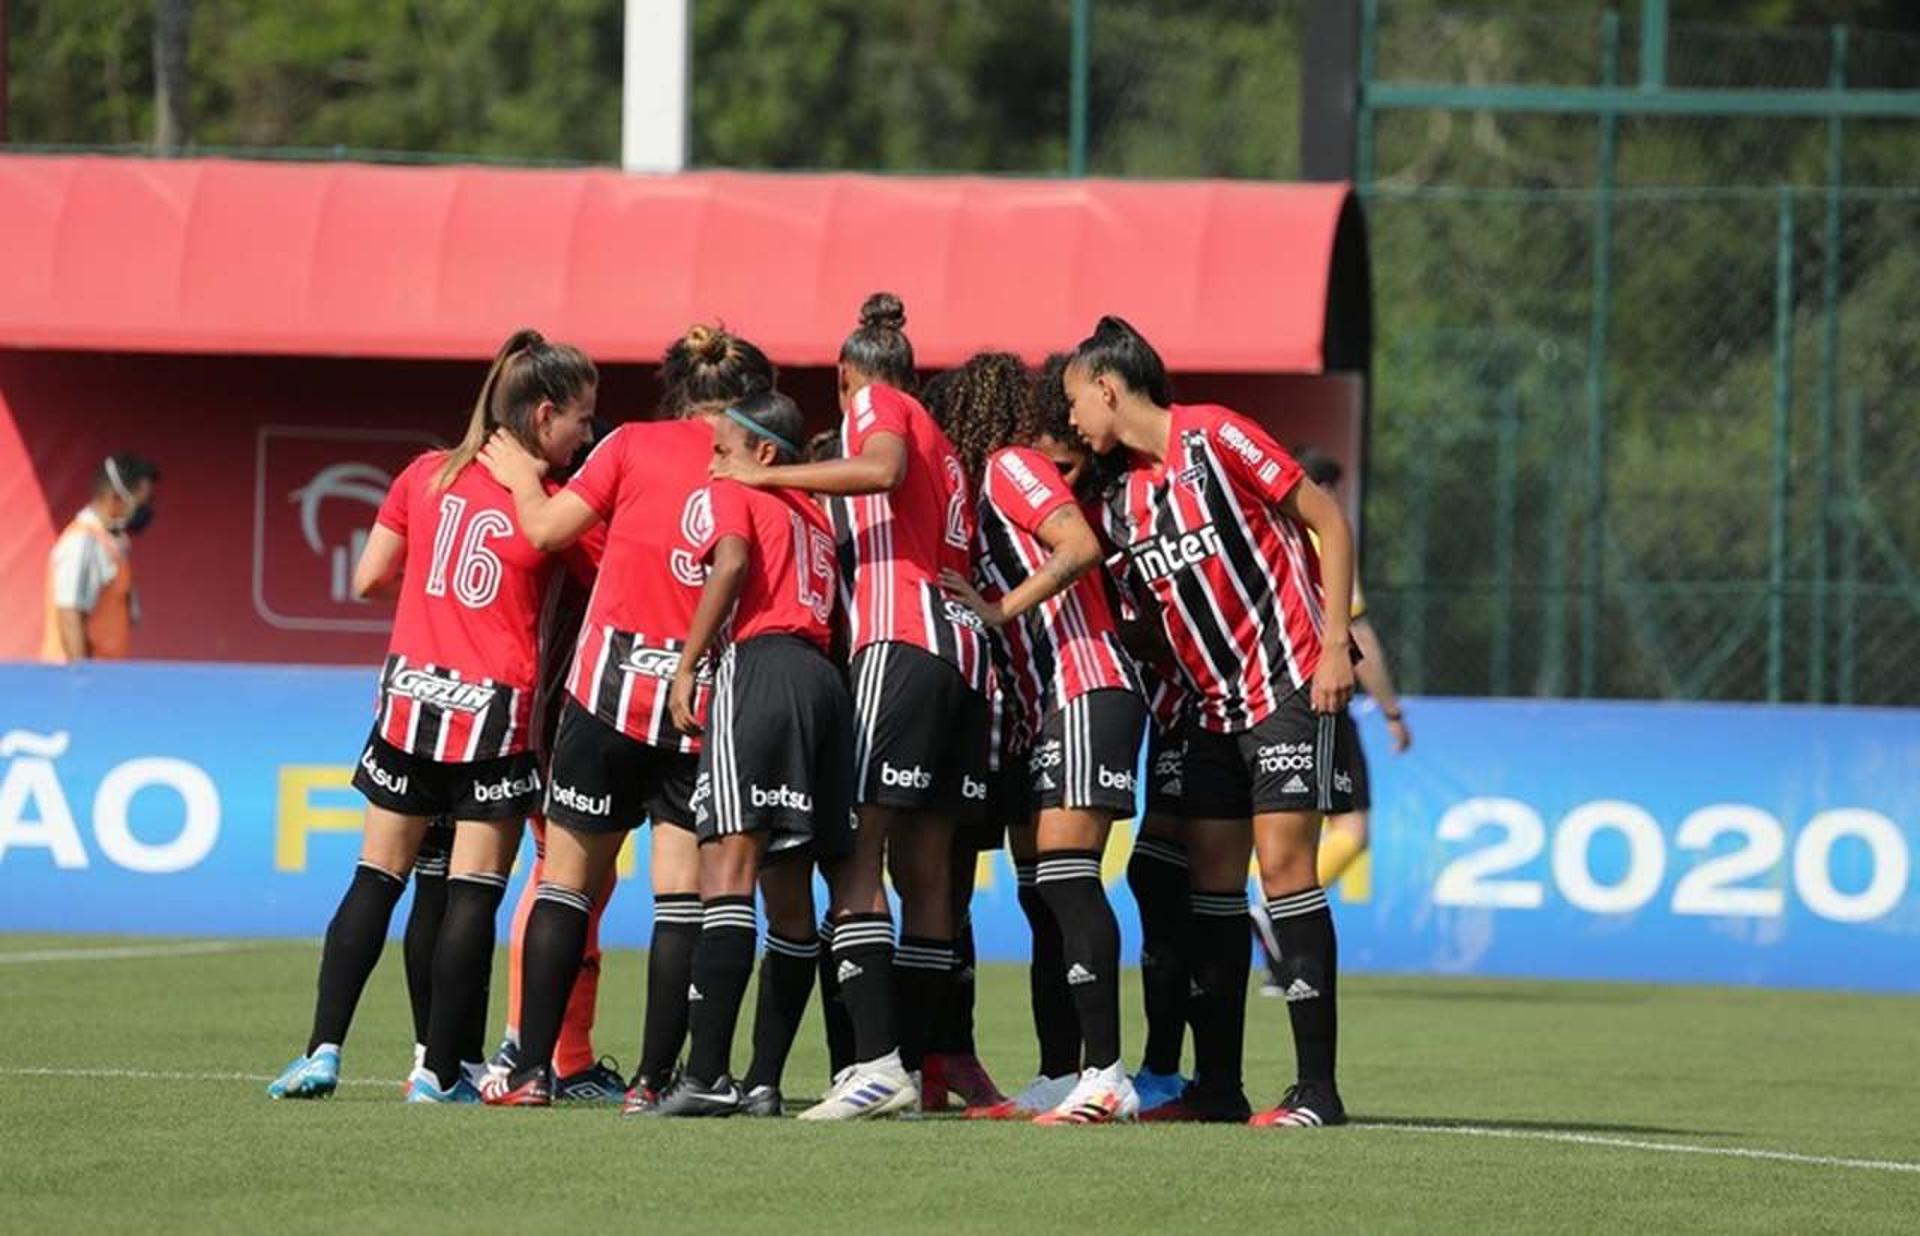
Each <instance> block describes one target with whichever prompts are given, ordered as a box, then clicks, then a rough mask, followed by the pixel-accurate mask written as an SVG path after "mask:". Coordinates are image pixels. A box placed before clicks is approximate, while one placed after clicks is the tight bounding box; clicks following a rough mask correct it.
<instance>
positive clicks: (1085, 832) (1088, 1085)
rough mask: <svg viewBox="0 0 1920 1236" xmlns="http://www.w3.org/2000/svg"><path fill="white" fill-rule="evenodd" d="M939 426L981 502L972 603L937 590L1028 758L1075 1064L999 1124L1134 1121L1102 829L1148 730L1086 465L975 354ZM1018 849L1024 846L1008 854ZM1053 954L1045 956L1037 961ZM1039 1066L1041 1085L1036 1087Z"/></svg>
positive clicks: (1073, 445)
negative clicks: (1019, 727)
mask: <svg viewBox="0 0 1920 1236" xmlns="http://www.w3.org/2000/svg"><path fill="white" fill-rule="evenodd" d="M954 386H955V390H954V394H953V396H952V398H951V399H950V401H949V407H950V409H951V410H950V412H949V415H948V420H947V425H948V428H949V430H950V431H951V433H952V434H953V437H954V441H955V443H956V444H957V446H958V449H959V452H960V459H961V463H962V465H963V466H964V467H965V468H966V469H967V474H968V477H969V479H971V480H972V481H973V482H974V483H975V485H976V486H977V487H978V495H979V496H978V511H979V525H980V527H979V537H978V541H977V545H978V554H977V567H976V574H977V577H978V579H979V588H978V589H977V590H976V589H975V587H974V586H973V584H972V582H971V580H970V579H969V578H968V577H967V576H966V575H964V574H962V573H960V572H957V571H952V570H949V571H947V572H946V573H944V574H943V576H942V583H943V584H944V585H945V586H946V587H947V588H948V589H950V590H951V591H952V592H953V593H954V594H955V595H957V596H959V597H961V598H962V600H964V601H965V602H966V604H967V605H968V607H969V608H971V609H972V610H973V611H974V612H975V613H977V614H979V615H980V617H981V619H982V621H983V622H985V623H986V625H987V626H988V628H989V629H991V630H992V631H993V632H994V634H995V642H996V646H997V647H998V649H999V650H1000V653H1001V656H1002V658H1003V660H1004V662H1005V664H1006V666H1007V670H1008V672H1007V675H1006V680H1007V682H1008V684H1009V685H1010V687H1011V689H1012V692H1013V695H1014V701H1015V707H1016V709H1017V710H1018V716H1019V718H1020V721H1021V723H1022V724H1023V725H1024V726H1025V727H1026V728H1027V729H1028V731H1029V732H1030V733H1031V734H1032V735H1033V736H1034V737H1033V740H1032V745H1031V748H1030V751H1029V753H1028V768H1029V772H1030V774H1031V778H1032V780H1031V783H1030V790H1031V793H1032V806H1033V808H1034V812H1035V815H1034V818H1033V819H1032V821H1031V822H1023V826H1022V829H1021V830H1020V831H1021V832H1022V833H1026V832H1027V831H1028V830H1031V835H1032V840H1031V853H1032V854H1033V855H1034V862H1033V887H1034V889H1035V891H1036V893H1037V894H1038V897H1039V899H1040V901H1041V902H1042V903H1044V907H1045V910H1046V915H1045V916H1044V917H1043V918H1042V919H1041V920H1040V928H1041V930H1040V931H1039V932H1036V935H1037V936H1038V935H1041V934H1043V933H1052V932H1057V933H1058V937H1059V948H1060V963H1059V970H1058V974H1057V982H1058V984H1059V985H1061V986H1063V987H1065V988H1066V990H1067V992H1068V996H1069V1000H1070V1002H1071V1005H1072V1007H1073V1009H1074V1011H1075V1014H1076V1019H1077V1021H1078V1029H1079V1036H1078V1039H1079V1044H1080V1046H1081V1048H1082V1051H1083V1055H1082V1058H1081V1059H1079V1060H1075V1061H1073V1062H1072V1065H1073V1067H1072V1068H1071V1069H1070V1070H1069V1071H1068V1075H1069V1076H1070V1077H1071V1078H1072V1079H1073V1080H1072V1083H1071V1084H1070V1085H1069V1086H1068V1087H1066V1088H1065V1089H1064V1091H1059V1092H1058V1093H1057V1095H1056V1093H1055V1092H1056V1091H1058V1086H1057V1082H1053V1083H1049V1082H1047V1081H1046V1080H1045V1079H1044V1076H1043V1080H1042V1081H1041V1082H1039V1083H1036V1086H1035V1087H1029V1090H1028V1091H1027V1092H1025V1093H1023V1095H1022V1096H1020V1097H1019V1098H1016V1100H1015V1101H1014V1103H1013V1104H1012V1109H1013V1110H1012V1113H1010V1114H1019V1113H1021V1112H1022V1110H1023V1104H1022V1100H1024V1101H1025V1106H1027V1107H1040V1106H1042V1096H1039V1095H1036V1094H1035V1093H1034V1091H1035V1090H1036V1089H1045V1090H1047V1093H1046V1094H1045V1096H1044V1097H1045V1098H1052V1099H1053V1100H1054V1101H1053V1102H1052V1103H1051V1104H1047V1105H1045V1109H1044V1110H1041V1111H1040V1112H1039V1114H1038V1116H1037V1120H1038V1122H1039V1123H1042V1124H1104V1123H1109V1122H1112V1121H1124V1120H1131V1119H1133V1117H1134V1116H1136V1115H1137V1114H1138V1112H1139V1098H1138V1096H1137V1095H1136V1094H1135V1092H1134V1088H1133V1083H1132V1081H1131V1079H1130V1078H1129V1077H1128V1076H1127V1073H1126V1071H1125V1069H1124V1068H1123V1067H1122V1064H1121V1060H1120V983H1119V969H1120V928H1119V923H1118V922H1117V921H1116V920H1115V918H1114V914H1113V907H1112V906H1111V905H1110V904H1109V903H1108V901H1107V896H1106V891H1105V888H1104V886H1103V884H1102V882H1101V876H1100V861H1101V855H1102V854H1103V853H1104V851H1105V849H1106V842H1107V833H1108V830H1109V828H1110V827H1111V825H1112V823H1113V821H1114V820H1115V819H1116V818H1118V817H1120V816H1123V815H1129V814H1131V813H1132V812H1133V808H1134V795H1135V779H1136V778H1135V773H1134V768H1135V764H1136V763H1137V761H1138V758H1139V753H1140V743H1141V738H1142V736H1143V732H1144V727H1145V723H1146V706H1145V703H1144V702H1143V700H1142V698H1141V694H1140V687H1139V682H1138V679H1137V677H1136V675H1135V673H1134V668H1133V663H1132V661H1131V659H1130V658H1129V657H1128V655H1127V653H1126V651H1125V649H1124V648H1123V647H1122V646H1121V643H1120V638H1119V633H1118V629H1117V627H1116V625H1115V621H1114V617H1113V613H1112V609H1111V607H1110V605H1109V603H1108V598H1107V591H1106V584H1105V581H1104V579H1103V578H1102V575H1101V573H1100V571H1099V568H1100V564H1101V559H1102V557H1103V555H1102V552H1101V547H1100V540H1099V537H1098V536H1097V535H1096V534H1095V533H1094V530H1093V528H1092V527H1091V526H1090V525H1089V523H1088V522H1087V519H1086V516H1085V514H1084V513H1083V512H1082V510H1081V508H1080V506H1079V504H1078V503H1077V502H1076V501H1075V499H1074V495H1073V490H1072V488H1071V486H1070V484H1069V482H1068V480H1067V479H1066V477H1065V476H1063V475H1062V471H1061V466H1060V465H1061V463H1063V462H1064V463H1065V464H1067V465H1068V466H1069V467H1075V466H1077V465H1078V464H1079V463H1080V462H1081V459H1080V456H1081V455H1082V453H1083V451H1082V448H1081V447H1080V446H1079V445H1078V442H1077V439H1076V437H1075V435H1074V433H1073V431H1072V429H1071V428H1070V427H1068V426H1067V425H1065V424H1042V423H1041V422H1040V420H1039V417H1038V415H1037V407H1036V404H1035V402H1034V399H1033V391H1032V386H1031V383H1030V381H1029V378H1028V375H1027V372H1026V368H1025V366H1023V365H1022V364H1021V362H1020V360H1019V358H1018V357H1015V356H1012V355H1009V354H1007V353H983V354H981V355H978V356H975V357H974V358H972V359H971V360H969V361H968V362H967V364H966V366H965V367H964V368H963V369H962V371H961V376H960V378H959V380H958V381H957V382H956V383H955V384H954ZM1026 849H1028V843H1027V842H1026V841H1025V840H1024V839H1023V840H1022V842H1021V843H1020V844H1019V845H1018V846H1016V850H1015V852H1016V854H1018V853H1020V851H1022V850H1026ZM1043 950H1045V951H1050V950H1051V941H1047V942H1046V943H1044V944H1042V943H1036V947H1035V952H1036V953H1040V952H1042V951H1043ZM1045 1067H1046V1066H1045V1062H1043V1067H1042V1073H1043V1075H1044V1073H1045Z"/></svg>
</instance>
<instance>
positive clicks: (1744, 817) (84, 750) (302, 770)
mask: <svg viewBox="0 0 1920 1236" xmlns="http://www.w3.org/2000/svg"><path fill="white" fill-rule="evenodd" d="M372 700H373V675H372V673H371V671H356V670H339V669H302V668H282V667H242V666H203V665H162V664H128V665H96V666H86V667H78V668H72V669H68V668H60V667H44V666H29V665H11V666H0V931H100V932H132V933H152V934H169V935H219V936H236V935H302V936H318V935H319V934H321V933H322V932H323V931H324V930H325V927H326V923H327V920H328V918H329V917H330V916H331V914H332V912H333V907H334V903H335V901H336V900H337V898H338V896H339V894H340V892H341V890H342V889H343V888H344V887H345V884H346V881H347V878H348V876H349V873H350V872H351V870H352V867H353V863H354V858H355V855H356V853H357V847H358V829H359V824H360V804H359V800H358V796H357V795H355V794H354V792H353V791H352V789H351V788H349V780H350V778H351V775H352V768H353V762H354V760H355V759H356V758H357V756H358V755H359V752H360V747H361V744H362V742H363V740H364V737H365V735H366V732H367V728H368V725H369V723H370V721H371V716H372ZM1409 716H1410V719H1411V720H1412V721H1413V723H1414V726H1415V730H1416V734H1417V742H1416V746H1415V748H1414V750H1413V751H1412V752H1410V753H1409V754H1407V755H1404V756H1395V755H1393V754H1392V753H1391V752H1390V751H1389V750H1388V749H1387V746H1386V743H1385V735H1384V730H1383V728H1382V727H1381V726H1380V725H1379V724H1378V719H1377V717H1373V716H1370V715H1363V716H1362V724H1361V729H1362V733H1363V735H1364V736H1365V738H1366V739H1367V741H1368V747H1369V752H1370V754H1371V757H1372V761H1371V762H1372V769H1373V791H1374V815H1373V842H1374V844H1373V851H1372V853H1371V854H1370V855H1369V856H1367V857H1366V858H1364V859H1363V860H1362V861H1361V862H1360V863H1359V864H1356V866H1355V867H1354V868H1353V869H1351V870H1350V871H1349V873H1348V875H1347V877H1346V879H1345V880H1343V881H1342V883H1341V886H1340V888H1339V890H1338V891H1337V892H1336V894H1335V896H1334V906H1335V915H1336V917H1337V920H1338V924H1339V931H1340V951H1341V957H1342V960H1343V962H1344V963H1345V964H1347V965H1348V966H1349V967H1350V968H1352V969H1355V970H1374V971H1400V972H1428V973H1446V974H1503V975H1529V976H1539V977H1556V978H1610V979H1647V980H1669V981H1694V982H1727V983H1755V984H1765V985H1774V986H1809V987H1844V988H1861V989H1879V990H1887V991H1920V965H1917V964H1915V958H1916V957H1917V956H1920V895H1917V894H1916V888H1915V882H1914V870H1913V866H1914V863H1913V860H1914V855H1915V852H1916V849H1920V712H1907V711H1896V710H1868V709H1832V708H1798V707H1788V708H1781V707H1770V708H1763V707H1751V706H1740V705H1680V704H1628V703H1618V704H1612V703H1572V702H1552V703H1546V702H1518V701H1493V700H1446V699H1424V700H1415V701H1412V702H1411V703H1410V705H1409ZM1115 832H1116V835H1115V838H1114V842H1113V844H1112V846H1110V847H1109V850H1108V854H1107V862H1106V870H1107V875H1108V877H1109V884H1110V886H1111V888H1112V891H1113V894H1114V898H1115V901H1116V903H1117V905H1118V908H1119V911H1120V915H1121V919H1122V922H1123V923H1124V924H1127V929H1128V935H1129V938H1128V944H1127V948H1128V952H1129V956H1132V955H1134V952H1133V951H1134V949H1135V947H1136V941H1135V939H1134V936H1133V923H1132V920H1133V917H1134V916H1133V907H1132V904H1131V901H1130V899H1129V897H1128V894H1127V891H1126V883H1125V880H1124V878H1123V876H1124V870H1125V865H1126V855H1127V852H1128V849H1129V846H1130V841H1131V828H1130V826H1124V825H1123V826H1121V827H1120V828H1117V829H1116V830H1115ZM639 849H640V851H642V857H640V858H639V859H638V860H636V859H635V858H634V857H633V856H632V855H631V854H629V855H628V856H626V857H625V858H623V862H622V868H623V874H624V875H627V876H637V877H639V879H638V880H637V881H636V882H634V883H632V884H630V886H629V887H628V888H627V889H625V890H623V891H622V893H621V894H619V895H618V896H616V898H615V901H614V903H613V906H612V908H611V909H610V910H609V912H608V916H607V920H606V923H605V930H604V938H605V939H606V940H607V942H608V943H610V944H616V945H620V944H626V945H632V944H642V943H644V942H645V939H646V935H647V930H648V927H649V922H648V914H649V910H650V900H649V898H648V897H647V896H646V895H645V894H644V893H642V892H640V891H639V890H641V889H644V888H645V884H644V876H645V861H644V850H645V847H644V846H641V847H639ZM525 865H526V863H525V862H524V861H523V863H522V867H523V868H524V867H525ZM403 912H404V911H403ZM400 921H401V919H400V918H398V917H396V920H395V929H396V930H398V927H399V923H400ZM974 926H975V932H976V938H977V940H978V945H979V949H980V952H981V955H982V956H985V957H992V958H1002V959H1007V958H1019V957H1024V956H1025V955H1026V925H1025V920H1024V919H1023V918H1022V917H1021V914H1020V911H1019V908H1018V905H1017V903H1016V901H1015V898H1014V888H1013V880H1012V872H1011V870H1010V868H1009V867H1008V866H1007V863H1006V857H1005V855H1004V853H996V854H990V855H983V856H982V859H981V862H980V866H979V871H978V896H977V898H976V900H975V906H974Z"/></svg>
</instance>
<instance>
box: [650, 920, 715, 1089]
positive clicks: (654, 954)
mask: <svg viewBox="0 0 1920 1236" xmlns="http://www.w3.org/2000/svg"><path fill="white" fill-rule="evenodd" d="M699 941H700V894H698V893H661V894H658V895H657V896H655V897H654V899H653V939H652V942H651V943H650V944H649V945H648V946H647V1013H646V1022H645V1026H646V1028H645V1029H644V1030H643V1031H642V1032H641V1036H640V1071H639V1072H638V1073H637V1074H636V1075H635V1076H636V1077H637V1079H638V1080H639V1081H640V1082H641V1084H643V1085H646V1086H649V1087H651V1088H652V1089H654V1090H663V1089H665V1088H666V1085H667V1080H668V1079H669V1078H670V1077H672V1076H673V1066H674V1063H675V1062H676V1061H678V1060H679V1058H680V1048H681V1046H682V1045H683V1044H685V1043H686V1041H687V988H688V987H689V986H690V985H691V984H692V982H693V950H694V946H695V945H696V944H698V943H699ZM707 1080H708V1081H712V1080H713V1079H712V1078H708V1079H707Z"/></svg>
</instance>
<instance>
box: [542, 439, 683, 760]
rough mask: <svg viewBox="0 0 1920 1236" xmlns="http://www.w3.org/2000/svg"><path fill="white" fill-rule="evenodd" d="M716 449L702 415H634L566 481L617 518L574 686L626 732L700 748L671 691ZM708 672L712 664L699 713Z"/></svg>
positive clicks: (604, 515)
mask: <svg viewBox="0 0 1920 1236" xmlns="http://www.w3.org/2000/svg"><path fill="white" fill-rule="evenodd" d="M712 458H713V431H712V430H711V429H709V428H708V427H707V426H706V425H705V424H703V423H701V422H699V421H636V422H631V423H629V424H625V425H622V426H620V427H619V428H618V429H615V430H614V431H613V432H612V433H610V434H608V435H607V436H606V437H605V438H603V439H601V440H600V444H599V445H598V446H596V447H594V448H593V453H592V454H591V455H589V456H588V457H587V461H586V462H585V463H584V464H582V465H580V471H579V472H577V473H575V474H574V477H573V479H572V480H571V481H569V482H568V483H567V491H568V492H569V493H573V494H577V495H578V496H579V497H580V499H581V500H582V501H584V502H585V503H586V504H587V505H588V506H589V507H591V508H593V510H594V512H595V513H596V514H598V515H599V516H600V518H601V519H603V520H605V521H606V524H607V549H606V557H605V558H604V560H603V561H602V563H601V570H600V575H599V578H598V580H596V581H595V583H594V588H593V596H592V598H591V599H590V600H589V601H588V602H587V616H586V620H585V621H584V622H582V623H581V625H580V639H579V642H578V643H577V644H576V645H575V647H574V654H573V669H572V671H571V672H570V673H569V674H568V676H567V692H568V694H570V695H572V696H573V698H574V699H576V700H578V701H579V702H580V706H581V707H582V708H585V709H586V710H588V711H589V712H591V713H593V715H594V716H596V717H598V718H600V720H602V721H605V722H606V723H607V724H608V725H611V726H613V727H614V728H615V729H618V730H619V731H620V732H621V733H623V734H625V735H627V737H629V738H632V739H635V740H637V741H639V742H643V743H647V744H648V745H650V746H655V747H667V748H670V749H672V750H675V751H689V752H691V751H697V750H699V744H698V740H697V739H694V738H692V737H690V736H688V735H686V734H682V733H681V732H680V731H679V730H678V729H676V728H674V724H673V717H672V716H671V714H670V713H669V711H668V709H667V696H668V693H669V688H670V687H671V686H672V683H673V675H674V673H675V671H677V670H678V669H679V668H680V650H681V649H682V648H685V647H686V644H687V629H688V627H689V626H691V625H692V622H693V610H694V606H695V605H697V604H698V603H699V600H700V589H701V587H702V585H704V584H705V583H706V578H707V569H706V567H705V566H703V565H701V561H700V554H701V551H702V549H703V547H704V546H705V545H706V544H707V542H708V540H709V539H710V538H711V534H712V531H713V505H712V499H711V495H709V493H708V491H707V467H708V464H709V462H710V461H711V460H712ZM709 680H710V674H709V673H708V672H707V671H706V670H705V669H704V668H703V670H702V673H701V675H700V692H699V698H697V699H696V700H695V701H694V704H695V709H696V712H704V709H705V707H706V699H705V696H706V688H707V684H708V682H709Z"/></svg>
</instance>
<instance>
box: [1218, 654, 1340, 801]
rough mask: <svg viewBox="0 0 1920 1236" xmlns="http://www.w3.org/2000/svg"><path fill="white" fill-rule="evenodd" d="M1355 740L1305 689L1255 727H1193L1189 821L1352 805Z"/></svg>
mask: <svg viewBox="0 0 1920 1236" xmlns="http://www.w3.org/2000/svg"><path fill="white" fill-rule="evenodd" d="M1349 733H1350V732H1349ZM1351 746H1352V744H1351V741H1350V736H1349V737H1346V738H1343V735H1342V733H1341V726H1340V718H1339V717H1338V716H1337V715H1333V714H1328V713H1317V712H1314V711H1313V709H1312V707H1311V705H1310V704H1309V702H1308V697H1307V688H1306V687H1301V688H1300V689H1299V690H1297V691H1295V692H1294V693H1293V694H1292V695H1289V696H1288V697H1287V698H1286V699H1285V700H1283V701H1282V702H1281V704H1280V707H1279V708H1277V709H1276V710H1274V712H1273V715H1271V716H1269V717H1268V718H1267V719H1266V720H1264V721H1262V722H1261V723H1260V724H1258V725H1256V726H1254V727H1253V728H1252V729H1250V730H1245V731H1242V732H1241V733H1238V734H1216V733H1214V732H1212V731H1210V730H1204V729H1202V728H1200V726H1198V725H1194V726H1191V727H1190V728H1189V729H1188V731H1187V758H1186V769H1185V774H1186V775H1185V785H1184V787H1183V788H1184V789H1185V790H1186V802H1185V805H1184V810H1185V811H1186V814H1187V817H1188V818H1189V819H1208V820H1210V819H1234V820H1238V819H1246V818H1247V817H1249V816H1252V815H1259V814H1263V813H1266V812H1274V811H1306V812H1318V813H1319V814H1321V815H1339V814H1342V813H1344V812H1347V811H1351V810H1353V790H1354V781H1353V764H1352V757H1351V756H1350V754H1349V750H1350V748H1351Z"/></svg>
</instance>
